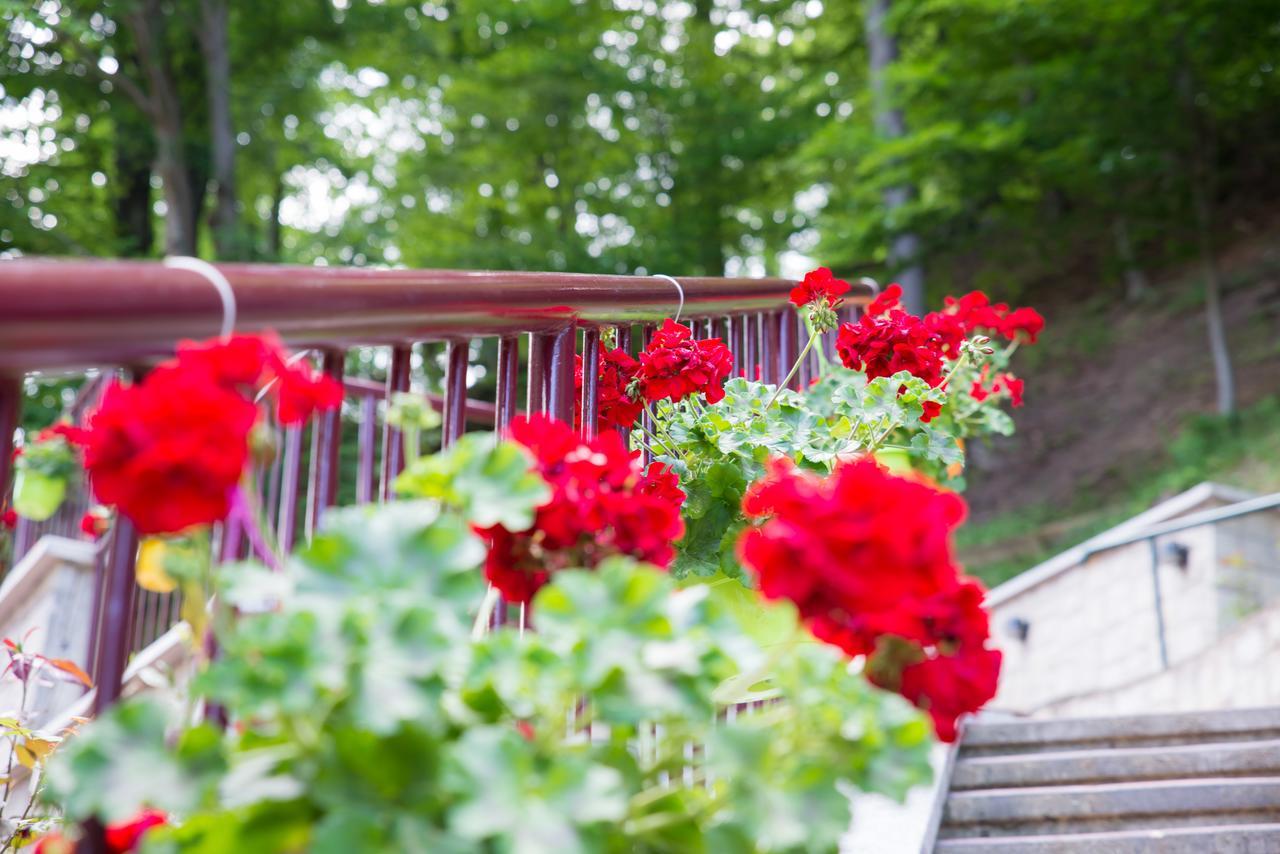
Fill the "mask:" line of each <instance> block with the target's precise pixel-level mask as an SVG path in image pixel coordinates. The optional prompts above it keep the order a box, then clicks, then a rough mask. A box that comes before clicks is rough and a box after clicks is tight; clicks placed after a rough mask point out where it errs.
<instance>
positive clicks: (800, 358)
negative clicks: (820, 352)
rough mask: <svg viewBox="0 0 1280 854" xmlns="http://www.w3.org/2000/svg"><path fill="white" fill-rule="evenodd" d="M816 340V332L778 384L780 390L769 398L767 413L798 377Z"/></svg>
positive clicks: (765, 408) (765, 409)
mask: <svg viewBox="0 0 1280 854" xmlns="http://www.w3.org/2000/svg"><path fill="white" fill-rule="evenodd" d="M816 340H818V333H816V332H815V333H813V334H812V335H810V336H809V343H808V344H805V345H804V349H803V350H801V351H800V355H799V356H798V357H797V358H796V363H795V364H794V365H792V366H791V370H790V371H789V372H788V373H787V375H786V376H785V377H783V378H782V382H780V383H778V388H777V389H776V390H775V391H774V393H773V397H771V398H769V402H768V403H767V404H765V407H764V411H765V412H768V411H769V408H770V407H772V406H773V402H774V401H775V400H777V399H778V395H780V394H782V390H783V389H784V388H786V387H787V383H789V382H791V378H792V377H794V376H795V375H796V371H798V370H800V364H801V363H802V362H804V359H805V356H808V355H809V351H810V350H811V349H812V348H813V342H814V341H816Z"/></svg>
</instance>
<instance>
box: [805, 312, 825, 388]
mask: <svg viewBox="0 0 1280 854" xmlns="http://www.w3.org/2000/svg"><path fill="white" fill-rule="evenodd" d="M801 319H802V320H804V328H805V329H807V330H808V331H809V336H810V337H811V338H821V337H822V333H821V332H819V331H818V330H816V329H814V328H813V321H812V320H810V319H809V317H808V316H802V318H801ZM830 369H831V360H830V359H828V358H827V351H826V349H825V348H823V347H819V348H818V376H825V375H826V374H827V372H828V371H829V370H830Z"/></svg>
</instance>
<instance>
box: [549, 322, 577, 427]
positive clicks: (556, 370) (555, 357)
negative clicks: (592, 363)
mask: <svg viewBox="0 0 1280 854" xmlns="http://www.w3.org/2000/svg"><path fill="white" fill-rule="evenodd" d="M577 343H578V330H577V329H576V328H575V327H573V326H569V327H566V328H564V329H562V330H561V331H560V332H557V333H556V334H555V336H554V337H553V338H552V341H551V352H550V362H551V364H550V367H549V370H548V374H549V376H550V379H551V383H550V385H549V387H548V389H547V392H548V404H547V411H548V413H549V414H550V415H551V416H552V417H553V418H558V419H560V420H561V421H564V422H566V423H568V424H572V423H573V410H574V408H575V401H574V398H575V397H576V395H575V394H574V393H573V356H574V353H575V351H576V349H577V346H576V345H577Z"/></svg>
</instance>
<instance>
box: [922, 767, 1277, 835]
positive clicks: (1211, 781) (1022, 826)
mask: <svg viewBox="0 0 1280 854" xmlns="http://www.w3.org/2000/svg"><path fill="white" fill-rule="evenodd" d="M1277 820H1280V778H1275V777H1206V778H1202V779H1197V780H1159V781H1153V782H1140V783H1100V784H1090V785H1081V786H1036V787H1028V788H1014V789H986V790H981V791H972V792H954V793H952V794H951V796H950V797H949V798H948V799H947V803H946V807H945V809H944V811H943V816H942V823H941V827H940V828H939V831H938V838H939V839H954V838H965V837H981V836H1036V835H1047V834H1061V833H1098V832H1104V831H1117V830H1136V829H1142V828H1152V827H1156V828H1182V827H1207V826H1211V825H1238V824H1252V823H1259V822H1274V821H1277Z"/></svg>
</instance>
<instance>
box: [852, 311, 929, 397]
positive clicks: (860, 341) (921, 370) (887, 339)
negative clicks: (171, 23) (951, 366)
mask: <svg viewBox="0 0 1280 854" xmlns="http://www.w3.org/2000/svg"><path fill="white" fill-rule="evenodd" d="M886 293H887V291H886ZM836 352H837V353H839V354H840V361H841V362H843V363H844V366H845V367H847V368H852V369H853V370H860V371H864V372H865V373H866V375H867V379H869V380H874V379H877V378H879V377H889V376H893V375H894V374H896V373H898V372H899V371H907V372H909V373H910V374H911V375H912V376H914V377H919V378H920V379H922V380H924V381H925V382H927V383H928V384H929V385H931V386H937V385H939V384H940V383H941V382H942V376H943V367H944V366H943V361H942V357H943V352H942V347H941V342H940V340H939V338H938V336H937V335H936V334H935V333H934V332H933V331H932V330H931V329H930V328H929V327H928V326H926V325H925V324H924V322H922V321H921V320H920V318H918V317H915V316H914V315H910V314H907V313H906V312H904V311H891V312H888V313H887V314H871V313H870V312H868V313H867V314H865V315H863V317H862V318H861V319H859V320H858V322H857V323H846V324H844V325H842V326H841V327H840V332H839V334H838V335H837V336H836Z"/></svg>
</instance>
